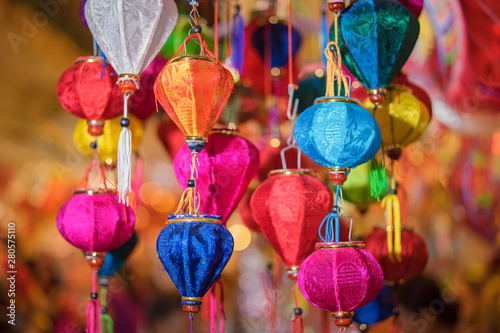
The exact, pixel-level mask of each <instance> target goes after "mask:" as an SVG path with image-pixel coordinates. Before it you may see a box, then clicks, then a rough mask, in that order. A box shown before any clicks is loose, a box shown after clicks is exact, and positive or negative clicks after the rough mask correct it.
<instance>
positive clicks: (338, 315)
mask: <svg viewBox="0 0 500 333" xmlns="http://www.w3.org/2000/svg"><path fill="white" fill-rule="evenodd" d="M352 316H354V312H353V311H347V312H346V311H341V312H332V317H333V318H351V317H352Z"/></svg>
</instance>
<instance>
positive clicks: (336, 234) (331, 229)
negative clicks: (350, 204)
mask: <svg viewBox="0 0 500 333" xmlns="http://www.w3.org/2000/svg"><path fill="white" fill-rule="evenodd" d="M339 198H340V199H341V200H340V205H339ZM343 204H344V198H343V196H342V189H341V187H340V186H339V185H337V189H336V193H335V205H334V206H333V209H332V212H331V213H329V214H328V215H327V216H326V217H325V218H324V219H323V221H322V222H321V225H320V227H319V230H318V234H319V237H320V238H321V240H322V241H323V242H325V243H331V242H333V241H334V240H335V242H337V243H338V242H339V241H340V219H339V216H342V215H343V208H342V206H343ZM323 228H324V229H325V230H324V233H323V232H322V230H323Z"/></svg>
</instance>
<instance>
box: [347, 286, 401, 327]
mask: <svg viewBox="0 0 500 333" xmlns="http://www.w3.org/2000/svg"><path fill="white" fill-rule="evenodd" d="M394 307H395V303H394V289H393V288H392V287H389V286H387V285H384V286H383V287H382V290H381V291H380V293H379V294H378V296H377V297H376V298H375V299H374V300H373V301H371V302H370V303H368V304H367V305H365V306H363V307H362V308H360V309H357V310H356V311H355V312H354V317H353V319H354V321H355V322H357V323H359V324H365V325H367V326H370V325H373V324H376V323H378V322H381V321H383V320H386V319H387V318H389V317H390V316H391V315H392V314H393V313H394Z"/></svg>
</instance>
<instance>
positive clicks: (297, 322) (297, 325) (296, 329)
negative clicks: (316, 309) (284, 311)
mask: <svg viewBox="0 0 500 333" xmlns="http://www.w3.org/2000/svg"><path fill="white" fill-rule="evenodd" d="M298 289H299V286H298V284H297V282H296V283H295V309H293V312H294V316H293V318H292V333H304V322H303V320H302V309H301V308H300V307H299V297H298Z"/></svg>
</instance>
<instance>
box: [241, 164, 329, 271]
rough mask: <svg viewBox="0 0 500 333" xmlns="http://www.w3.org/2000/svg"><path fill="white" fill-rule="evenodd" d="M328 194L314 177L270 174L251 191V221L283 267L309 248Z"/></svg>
mask: <svg viewBox="0 0 500 333" xmlns="http://www.w3.org/2000/svg"><path fill="white" fill-rule="evenodd" d="M331 205H332V194H331V192H330V190H329V189H328V187H327V186H326V185H325V184H324V183H323V182H321V180H319V179H318V178H316V177H314V176H311V175H305V174H291V175H274V176H270V177H269V178H268V179H267V180H265V181H264V182H263V183H262V184H261V185H260V186H259V187H257V189H256V190H255V192H254V193H253V194H252V198H251V199H250V207H251V209H252V214H253V217H254V219H255V222H256V223H257V224H258V225H259V228H260V230H261V232H262V233H263V234H264V236H265V237H266V238H267V240H268V241H269V243H271V245H272V246H273V248H274V250H275V251H276V253H278V255H279V256H280V258H281V259H282V260H283V262H284V263H285V266H286V267H292V266H298V265H300V264H301V263H302V261H304V259H305V258H306V257H307V256H308V255H309V254H310V253H311V252H312V251H313V249H314V243H315V241H316V239H317V235H318V228H319V226H320V224H321V221H322V220H323V217H324V216H325V215H326V214H327V213H328V210H329V209H330V207H331Z"/></svg>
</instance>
